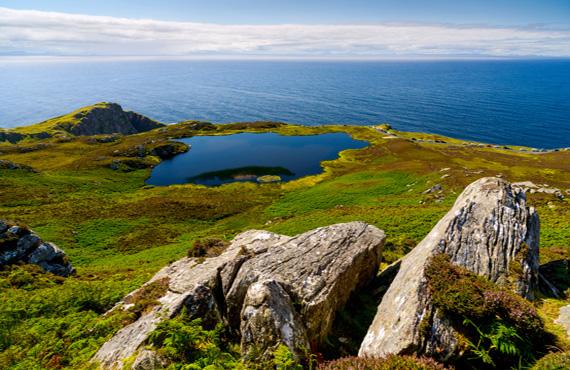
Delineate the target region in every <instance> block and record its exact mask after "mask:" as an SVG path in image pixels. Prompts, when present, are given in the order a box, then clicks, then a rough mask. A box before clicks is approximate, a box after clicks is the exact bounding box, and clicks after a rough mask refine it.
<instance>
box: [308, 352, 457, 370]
mask: <svg viewBox="0 0 570 370" xmlns="http://www.w3.org/2000/svg"><path fill="white" fill-rule="evenodd" d="M400 369H407V370H443V369H446V367H445V366H443V365H442V364H440V363H438V362H436V361H435V360H433V359H431V358H427V357H415V356H397V355H390V356H388V357H386V358H363V357H345V358H341V359H338V360H334V361H329V362H325V363H323V364H320V365H319V367H318V368H317V370H400Z"/></svg>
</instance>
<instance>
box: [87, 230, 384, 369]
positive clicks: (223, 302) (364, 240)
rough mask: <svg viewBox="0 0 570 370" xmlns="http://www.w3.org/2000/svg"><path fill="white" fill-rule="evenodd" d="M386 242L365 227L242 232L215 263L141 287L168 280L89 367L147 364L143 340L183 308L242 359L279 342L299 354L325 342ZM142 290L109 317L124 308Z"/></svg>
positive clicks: (183, 263)
mask: <svg viewBox="0 0 570 370" xmlns="http://www.w3.org/2000/svg"><path fill="white" fill-rule="evenodd" d="M384 241H385V235H384V233H383V232H382V231H381V230H379V229H377V228H376V227H374V226H370V225H367V224H365V223H362V222H351V223H347V224H337V225H332V226H328V227H323V228H319V229H316V230H313V231H309V232H307V233H304V234H301V235H297V236H295V237H289V236H284V235H278V234H274V233H271V232H267V231H258V230H251V231H247V232H245V233H242V234H240V235H238V236H236V238H235V239H234V240H233V241H232V243H231V245H230V246H229V247H228V249H227V250H226V251H225V252H224V253H222V254H221V255H220V256H218V257H213V258H207V259H205V260H204V261H201V260H199V259H196V258H184V259H182V260H180V261H177V262H175V263H173V264H171V265H170V266H167V267H165V268H164V269H163V270H161V271H160V272H158V273H157V274H156V275H155V276H154V277H153V278H152V279H151V280H150V281H149V282H148V283H147V284H145V286H148V285H149V284H152V283H153V282H156V281H159V280H160V279H164V278H166V277H167V278H168V289H167V291H166V293H165V294H164V295H163V296H162V297H161V298H159V300H158V301H159V304H157V305H156V306H155V307H153V308H152V310H150V311H149V312H147V313H144V314H143V315H142V316H141V317H140V318H139V319H138V320H137V321H135V322H134V323H132V324H130V325H128V326H126V327H125V328H123V329H121V330H120V331H119V332H117V333H116V334H115V336H114V337H113V338H111V339H110V340H109V341H108V342H107V343H105V344H104V345H103V346H102V347H101V348H100V350H99V351H98V353H97V354H96V355H95V358H94V360H95V361H97V362H99V363H100V365H101V366H102V367H103V368H105V369H108V368H114V367H117V366H120V365H121V363H122V361H123V360H124V359H126V358H129V357H132V356H133V355H136V354H137V353H139V354H141V353H144V356H145V359H146V360H145V361H147V360H148V356H149V353H148V351H144V352H143V351H141V349H142V348H143V346H144V344H145V341H146V339H147V338H148V335H149V334H150V333H151V332H152V331H153V330H154V329H155V328H156V325H157V324H158V323H159V322H160V321H161V320H165V319H168V318H170V317H173V316H175V315H177V314H179V313H180V312H181V310H182V309H183V308H185V310H186V312H187V314H188V315H189V316H190V318H197V317H200V318H202V319H203V322H204V324H205V325H213V324H215V323H218V322H224V323H225V324H226V325H227V326H228V327H229V328H230V330H231V331H232V332H233V333H234V334H235V335H236V337H237V338H241V348H242V353H243V354H244V355H245V354H248V353H251V352H252V351H255V353H257V354H260V355H261V356H269V355H270V354H271V353H272V352H273V351H274V350H275V348H276V347H277V346H278V345H279V344H282V343H283V344H285V345H287V346H288V347H289V348H290V349H291V351H292V352H293V353H295V354H298V355H301V354H302V353H303V351H307V350H309V349H310V346H311V345H318V343H320V342H321V341H323V340H324V338H325V336H326V335H327V334H328V332H329V331H330V329H331V325H332V322H333V320H334V316H335V314H336V312H337V311H339V310H340V309H342V308H343V307H344V305H345V304H346V302H347V301H348V299H349V297H350V294H351V293H352V292H353V291H354V290H356V289H358V288H359V287H362V286H363V285H364V284H366V283H367V282H369V281H371V280H372V279H373V278H374V276H375V274H376V272H377V270H378V266H379V263H380V259H381V252H382V247H383V245H384ZM144 288H145V287H144V286H143V287H142V288H140V289H144ZM140 289H139V290H137V291H135V292H133V293H131V294H129V295H128V296H127V297H126V298H125V299H124V300H123V302H121V303H119V304H118V305H117V306H116V307H115V308H114V310H118V309H128V307H129V305H128V304H127V303H126V302H130V301H131V300H132V299H133V297H136V296H137V294H140V293H138V292H140ZM141 361H142V360H141Z"/></svg>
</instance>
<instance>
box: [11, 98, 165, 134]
mask: <svg viewBox="0 0 570 370" xmlns="http://www.w3.org/2000/svg"><path fill="white" fill-rule="evenodd" d="M163 126H164V124H162V123H159V122H156V121H154V120H152V119H150V118H148V117H146V116H143V115H141V114H139V113H135V112H130V111H124V110H123V108H122V107H121V106H120V105H119V104H116V103H98V104H95V105H93V106H90V107H84V108H81V109H78V110H76V111H75V112H72V113H70V114H67V115H64V116H61V117H56V118H52V119H50V120H47V121H45V122H41V123H38V124H36V125H32V126H28V127H25V128H24V129H25V130H21V129H18V128H16V129H11V130H2V131H0V142H2V141H7V142H10V143H17V142H19V141H21V140H24V139H26V138H31V139H47V138H50V137H52V136H58V137H61V136H69V135H73V136H94V135H106V134H122V135H132V134H137V133H141V132H146V131H150V130H153V129H156V128H160V127H163Z"/></svg>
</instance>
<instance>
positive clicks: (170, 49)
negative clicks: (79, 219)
mask: <svg viewBox="0 0 570 370" xmlns="http://www.w3.org/2000/svg"><path fill="white" fill-rule="evenodd" d="M0 55H79V56H83V55H97V56H134V55H137V56H196V55H234V56H244V55H261V56H264V55H265V56H268V55H269V56H292V55H293V56H305V57H311V56H319V57H320V56H322V57H328V56H351V57H386V56H388V57H406V56H418V55H419V56H458V55H463V56H465V55H467V56H515V57H516V56H545V57H569V56H570V30H568V29H548V28H540V27H519V28H515V27H491V26H466V25H463V26H462V25H441V24H431V25H429V24H374V25H295V24H283V25H219V24H205V23H191V22H168V21H157V20H150V19H126V18H114V17H100V16H89V15H77V14H65V13H54V12H42V11H33V10H13V9H8V8H0Z"/></svg>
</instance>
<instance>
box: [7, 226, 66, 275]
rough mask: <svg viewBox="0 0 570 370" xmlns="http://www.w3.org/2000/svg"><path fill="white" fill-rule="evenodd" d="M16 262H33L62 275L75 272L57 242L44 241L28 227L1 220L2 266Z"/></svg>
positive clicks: (48, 270)
mask: <svg viewBox="0 0 570 370" xmlns="http://www.w3.org/2000/svg"><path fill="white" fill-rule="evenodd" d="M14 263H32V264H35V265H38V266H40V267H41V268H43V269H44V270H45V271H47V272H51V273H53V274H56V275H60V276H68V275H71V274H73V273H74V272H75V269H74V268H73V266H72V265H71V263H70V262H69V260H68V258H67V256H66V255H65V253H64V252H63V251H62V250H61V249H59V248H58V247H57V246H56V245H55V244H52V243H48V242H45V241H43V240H42V239H41V238H40V237H39V236H38V235H37V234H36V233H34V232H33V231H32V230H30V229H28V228H27V227H24V226H18V225H15V224H13V223H10V222H8V221H4V220H0V266H3V265H10V264H14Z"/></svg>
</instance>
